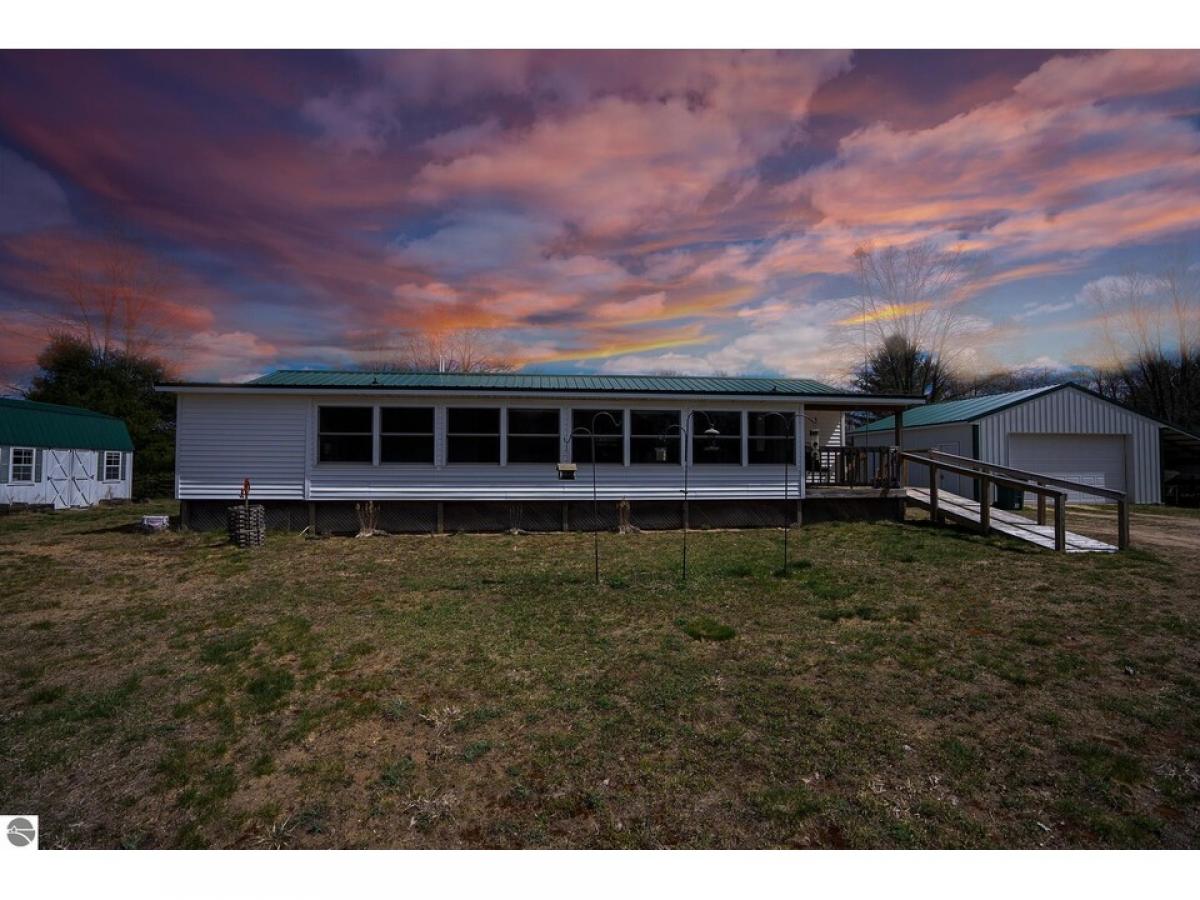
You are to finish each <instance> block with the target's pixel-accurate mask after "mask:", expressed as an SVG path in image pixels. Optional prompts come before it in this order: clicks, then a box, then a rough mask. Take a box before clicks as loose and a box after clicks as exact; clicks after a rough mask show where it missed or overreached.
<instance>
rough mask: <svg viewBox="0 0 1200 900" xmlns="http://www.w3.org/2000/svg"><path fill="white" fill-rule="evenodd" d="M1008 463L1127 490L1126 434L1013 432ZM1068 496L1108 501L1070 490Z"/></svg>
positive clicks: (1075, 498) (1100, 485)
mask: <svg viewBox="0 0 1200 900" xmlns="http://www.w3.org/2000/svg"><path fill="white" fill-rule="evenodd" d="M1008 464H1009V465H1010V466H1012V467H1013V468H1014V469H1025V470H1026V471H1029V472H1037V473H1039V474H1041V475H1053V476H1055V477H1057V478H1066V479H1068V480H1070V481H1078V482H1079V483H1081V484H1091V485H1095V486H1096V487H1106V488H1112V489H1113V490H1116V491H1123V490H1125V435H1123V434H1010V435H1009V436H1008ZM1067 499H1068V500H1074V501H1079V502H1083V503H1107V502H1110V501H1107V500H1105V499H1104V498H1103V497H1095V496H1093V495H1091V494H1080V493H1076V492H1074V491H1068V492H1067Z"/></svg>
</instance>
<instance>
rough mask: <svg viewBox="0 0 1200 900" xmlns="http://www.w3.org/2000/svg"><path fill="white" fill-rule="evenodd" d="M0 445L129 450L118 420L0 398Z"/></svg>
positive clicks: (70, 408)
mask: <svg viewBox="0 0 1200 900" xmlns="http://www.w3.org/2000/svg"><path fill="white" fill-rule="evenodd" d="M0 445H3V446H5V447H12V446H17V447H55V448H60V449H64V450H132V449H133V441H131V440H130V439H129V430H128V429H127V428H126V427H125V423H124V422H123V421H122V420H121V419H117V418H114V417H113V416H105V415H101V414H100V413H97V412H92V411H91V410H90V409H80V408H79V407H77V406H59V405H58V404H57V403H35V402H33V401H32V400H6V399H4V398H2V397H0Z"/></svg>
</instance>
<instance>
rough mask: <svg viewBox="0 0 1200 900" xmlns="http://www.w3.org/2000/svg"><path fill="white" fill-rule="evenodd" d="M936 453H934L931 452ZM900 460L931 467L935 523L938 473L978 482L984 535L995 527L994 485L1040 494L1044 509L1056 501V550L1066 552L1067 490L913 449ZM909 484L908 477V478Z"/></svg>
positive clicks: (1040, 522) (930, 501)
mask: <svg viewBox="0 0 1200 900" xmlns="http://www.w3.org/2000/svg"><path fill="white" fill-rule="evenodd" d="M930 452H933V451H930ZM900 459H901V460H903V461H904V462H915V463H918V464H919V465H923V466H928V467H929V515H930V516H931V517H932V518H933V519H934V520H935V521H936V519H937V517H938V483H937V474H938V472H939V471H942V472H953V473H954V474H956V475H965V476H966V477H967V478H972V479H974V480H975V481H977V482H979V529H980V531H982V532H983V533H984V534H987V533H988V530H989V529H990V528H991V527H992V485H993V484H1002V485H1004V486H1006V487H1015V488H1018V489H1020V490H1023V491H1028V492H1030V493H1033V494H1037V495H1038V502H1039V508H1040V509H1042V510H1044V509H1045V498H1046V497H1053V498H1054V549H1055V550H1057V551H1059V552H1066V549H1067V510H1066V499H1067V493H1066V491H1062V490H1058V489H1056V488H1052V487H1046V486H1045V485H1040V484H1037V483H1036V482H1032V481H1027V480H1025V479H1021V478H1016V477H1009V476H1005V475H994V474H992V473H991V472H983V471H980V470H978V469H974V468H969V467H968V466H964V465H959V464H958V463H952V462H941V461H939V460H936V459H933V458H932V457H931V456H925V455H923V454H921V453H915V452H913V451H911V450H904V451H901V452H900ZM905 480H906V481H907V478H906V479H905ZM1038 524H1039V525H1044V524H1045V522H1044V521H1040V520H1039V522H1038Z"/></svg>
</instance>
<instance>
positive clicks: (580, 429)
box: [571, 410, 621, 585]
mask: <svg viewBox="0 0 1200 900" xmlns="http://www.w3.org/2000/svg"><path fill="white" fill-rule="evenodd" d="M601 416H603V417H604V418H606V419H608V421H610V422H612V424H613V427H614V428H616V429H620V427H621V424H620V423H619V422H618V421H617V420H616V419H615V418H613V416H612V414H611V413H609V412H606V411H604V410H601V411H600V412H598V413H596V414H595V415H594V416H592V427H591V428H585V427H584V426H582V425H579V426H576V427H575V428H573V429H571V438H572V440H574V438H575V435H577V434H586V435H587V436H588V438H589V439H590V442H591V451H592V558H593V566H594V572H595V579H596V584H597V585H598V584H600V501H599V497H598V494H597V490H596V420H598V419H599V418H600V417H601Z"/></svg>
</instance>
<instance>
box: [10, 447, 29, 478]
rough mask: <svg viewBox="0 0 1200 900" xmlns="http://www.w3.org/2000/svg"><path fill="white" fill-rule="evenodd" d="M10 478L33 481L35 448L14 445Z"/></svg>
mask: <svg viewBox="0 0 1200 900" xmlns="http://www.w3.org/2000/svg"><path fill="white" fill-rule="evenodd" d="M8 480H9V481H25V482H29V483H32V482H33V448H31V447H13V449H12V462H11V464H10V468H9V473H8Z"/></svg>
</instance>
